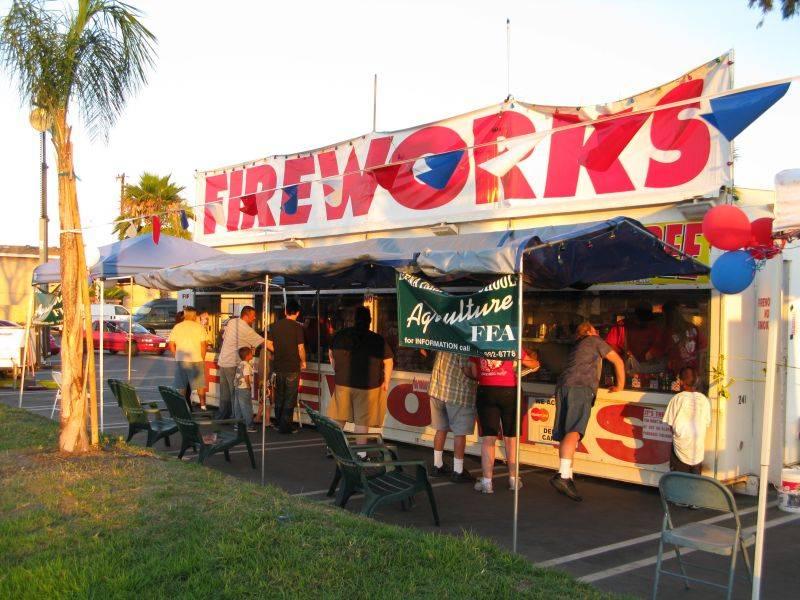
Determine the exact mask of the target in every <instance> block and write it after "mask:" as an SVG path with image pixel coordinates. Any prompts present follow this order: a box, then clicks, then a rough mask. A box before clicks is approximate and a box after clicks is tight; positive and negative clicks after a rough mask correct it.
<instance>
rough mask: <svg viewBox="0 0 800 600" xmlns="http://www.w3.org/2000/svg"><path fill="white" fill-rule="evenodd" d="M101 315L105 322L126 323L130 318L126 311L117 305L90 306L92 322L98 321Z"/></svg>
mask: <svg viewBox="0 0 800 600" xmlns="http://www.w3.org/2000/svg"><path fill="white" fill-rule="evenodd" d="M101 308H102V310H101ZM101 314H102V315H103V321H106V322H115V323H127V322H128V321H129V320H130V318H131V313H130V312H128V309H127V308H125V307H124V306H120V305H119V304H103V306H102V307H101V306H100V305H99V304H92V321H99V320H100V315H101Z"/></svg>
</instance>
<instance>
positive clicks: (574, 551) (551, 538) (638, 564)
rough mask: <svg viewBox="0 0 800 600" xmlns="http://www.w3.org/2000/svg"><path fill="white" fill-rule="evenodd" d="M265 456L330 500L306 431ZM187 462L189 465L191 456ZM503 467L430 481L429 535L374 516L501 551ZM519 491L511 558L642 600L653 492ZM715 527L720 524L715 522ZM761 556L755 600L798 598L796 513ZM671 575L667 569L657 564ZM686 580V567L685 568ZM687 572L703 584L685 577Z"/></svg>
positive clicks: (293, 488) (153, 378)
mask: <svg viewBox="0 0 800 600" xmlns="http://www.w3.org/2000/svg"><path fill="white" fill-rule="evenodd" d="M126 361H127V359H126V357H124V356H106V358H105V366H106V377H116V378H120V379H125V377H126V374H127V368H126ZM133 361H134V363H133V369H134V370H133V374H132V382H133V384H134V385H135V386H136V387H137V389H138V390H139V393H140V396H141V397H142V399H143V400H150V401H156V400H159V396H158V391H157V389H156V388H157V386H158V385H170V384H171V382H172V362H171V360H170V359H169V358H166V357H154V356H147V355H141V356H137V357H135V358H134V359H133ZM37 375H38V377H39V378H42V379H47V378H49V377H50V375H49V372H48V371H42V372H40V373H38V374H37ZM17 394H18V392H14V391H12V390H0V401H2V402H4V403H6V404H9V405H14V406H16V404H17V397H18V396H17ZM54 395H55V392H54V391H53V390H46V391H30V392H26V394H25V399H24V404H23V406H24V407H25V408H27V409H28V410H31V411H33V412H36V413H38V414H42V415H45V416H48V417H49V416H50V411H51V408H52V404H53V398H54ZM103 416H104V424H105V431H106V433H108V434H111V435H115V434H118V435H125V434H126V433H127V423H126V422H125V419H124V416H123V415H122V413H121V412H120V410H119V409H118V407H117V404H116V401H115V399H114V397H113V395H112V394H111V391H110V390H109V389H108V387H107V386H106V388H105V398H104V410H103ZM144 437H145V436H144V434H139V435H137V436H136V437H134V439H133V441H132V443H136V444H141V445H144ZM251 439H252V440H253V444H254V447H255V450H256V459H257V462H258V461H259V460H260V454H261V449H262V445H261V433H260V431H259V433H257V434H252V435H251ZM157 448H158V449H159V450H160V451H163V452H167V453H171V454H173V455H177V450H176V448H175V443H173V445H172V448H166V447H165V446H164V445H163V442H160V443H159V444H158V445H157ZM264 448H265V455H266V461H265V472H266V481H267V482H268V483H271V484H274V485H277V486H280V487H281V488H283V489H285V490H286V491H287V492H288V493H290V494H294V495H297V496H301V497H303V498H305V499H307V500H309V501H315V502H331V501H332V500H331V499H329V498H328V497H327V496H326V494H325V493H326V492H327V489H328V486H329V484H330V481H331V477H332V475H333V470H334V466H333V462H332V461H331V460H330V459H327V458H326V457H325V446H324V443H323V442H322V438H321V437H320V436H319V435H318V434H317V433H316V432H315V431H314V430H313V429H311V428H308V427H306V428H304V429H303V430H302V431H301V432H300V433H298V434H296V435H280V434H278V433H277V432H276V431H275V430H268V431H267V436H266V445H265V446H264ZM231 455H232V456H231V459H232V461H231V462H230V463H226V462H225V460H224V458H223V456H222V455H217V456H213V457H211V458H210V459H209V460H207V461H206V465H207V466H208V467H209V468H214V469H219V470H221V471H224V472H225V473H228V474H230V475H232V476H234V477H239V478H243V479H248V480H251V481H254V482H260V480H261V470H260V464H258V465H257V467H258V468H256V469H252V468H251V467H250V464H249V461H248V460H247V454H246V452H245V451H244V450H243V449H242V450H239V449H236V450H234V451H232V452H231ZM400 455H401V458H402V459H403V460H414V459H420V460H426V461H430V458H431V457H430V451H429V450H428V449H425V448H420V447H416V446H409V445H400ZM190 456H192V458H191V460H195V458H194V457H193V455H191V454H190ZM466 466H467V468H468V469H470V470H471V471H472V472H473V473H478V472H479V467H480V465H479V461H478V460H477V458H475V457H467V460H466ZM504 472H505V467H504V466H499V467H498V469H497V472H496V480H495V490H496V492H495V494H493V495H483V494H479V493H476V492H474V491H473V490H472V488H471V486H470V485H464V484H455V483H452V482H450V481H449V480H432V481H433V484H434V490H435V495H436V501H437V504H438V507H439V513H440V516H441V520H442V524H441V527H435V526H434V524H433V519H432V517H431V512H430V509H429V506H428V502H427V499H426V498H424V496H418V498H417V502H416V505H415V506H414V507H413V508H412V509H411V510H410V511H401V510H400V508H399V507H395V506H393V505H392V506H388V507H384V508H383V509H382V510H380V511H379V512H378V513H377V515H376V518H378V519H380V520H382V521H386V522H390V523H395V524H397V525H403V526H413V527H418V528H420V529H423V530H425V531H437V532H441V533H445V534H447V533H450V534H460V533H461V532H463V531H470V532H473V533H476V534H478V535H481V536H485V537H488V538H491V539H493V540H494V541H496V542H497V543H498V544H500V545H501V546H504V547H507V548H510V547H511V533H512V517H513V506H512V499H513V494H512V492H510V491H508V489H507V486H506V485H505V484H506V479H505V475H504ZM522 473H523V475H522V477H523V481H524V484H525V485H524V488H523V489H522V490H521V491H520V507H519V548H518V549H519V552H520V553H521V554H523V555H524V556H526V557H527V558H528V559H529V560H531V561H532V562H533V563H535V564H539V565H543V566H549V567H553V568H557V569H563V570H565V571H567V572H569V573H570V574H572V575H574V576H575V577H578V578H580V579H582V580H583V581H587V582H590V583H592V584H593V585H595V586H597V587H599V588H601V589H605V590H609V591H614V592H620V593H628V594H631V595H634V596H638V597H647V596H649V595H650V594H651V590H652V585H653V578H654V569H655V567H654V565H655V559H656V554H657V551H658V531H659V530H660V528H661V519H662V509H661V504H660V500H659V498H658V492H657V490H655V489H653V488H647V487H642V486H636V485H631V484H623V483H618V482H614V481H609V480H603V479H597V478H592V477H580V478H579V479H577V480H576V482H577V485H578V486H579V488H580V491H581V493H582V494H583V496H584V501H583V502H582V503H575V502H572V501H570V500H568V499H566V498H563V497H561V496H559V495H557V494H556V492H555V491H554V490H553V489H552V488H551V487H550V486H549V484H548V482H547V479H548V478H549V476H550V475H551V474H552V472H551V471H549V470H546V469H541V468H537V467H523V469H522ZM360 502H361V501H360V499H359V498H358V497H353V498H352V499H351V500H350V502H349V503H348V506H347V510H351V511H357V510H359V509H360ZM737 503H738V506H739V510H740V513H741V514H742V522H743V526H744V527H746V528H747V527H752V526H753V525H754V524H755V498H752V497H747V496H737ZM679 510H680V512H679V515H678V519H679V520H680V521H681V522H683V521H691V520H707V519H713V518H714V513H712V512H710V511H702V510H699V511H691V510H688V509H682V510H681V509H679ZM722 524H725V523H722ZM767 526H768V528H769V529H768V532H767V537H766V558H765V569H764V588H763V594H762V597H764V598H775V599H784V598H793V597H795V598H796V597H798V591H800V569H798V566H797V564H798V548H800V515H794V514H789V513H783V512H780V511H778V510H777V509H776V508H775V506H774V498H772V503H771V508H770V510H769V512H768V514H767ZM687 561H688V562H689V563H691V564H696V565H704V566H713V567H715V568H720V569H724V568H725V567H726V563H725V561H724V559H723V558H721V557H714V556H709V555H705V554H701V553H699V552H695V553H692V554H691V555H690V556H689V558H688V559H687ZM666 566H667V567H669V568H675V566H676V565H675V561H674V560H669V561H668V562H667V563H666ZM739 573H740V574H741V575H742V576H743V577H742V578H741V579H740V580H739V581H738V582H737V588H736V594H735V597H737V598H745V597H749V595H750V584H749V581H747V580H746V578H744V573H745V571H744V567H743V564H742V562H741V561H740V562H739ZM690 574H692V568H691V567H690ZM694 574H698V575H700V576H709V574H707V573H702V572H701V571H698V570H694ZM710 577H711V578H712V579H715V580H717V581H722V579H723V575H721V574H713V573H711V574H710ZM660 590H661V593H660V597H662V598H686V599H690V598H715V597H722V592H720V591H717V590H714V589H711V588H705V587H699V586H697V585H693V587H692V589H691V590H688V591H687V590H684V588H683V584H682V582H681V581H680V580H678V579H674V578H662V585H661V588H660Z"/></svg>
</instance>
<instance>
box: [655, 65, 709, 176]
mask: <svg viewBox="0 0 800 600" xmlns="http://www.w3.org/2000/svg"><path fill="white" fill-rule="evenodd" d="M702 93H703V80H702V79H693V80H691V81H687V82H686V83H682V84H680V85H679V86H677V87H676V88H674V89H672V90H671V91H670V92H668V93H667V94H665V95H664V97H663V98H661V100H659V101H658V105H659V106H660V105H663V104H669V103H670V102H678V101H679V100H688V99H689V98H696V97H697V96H700V95H701V94H702ZM699 106H700V103H699V102H696V103H693V104H687V105H684V106H676V107H675V108H667V109H665V110H660V111H658V112H656V113H654V114H653V124H652V126H651V127H650V141H651V142H652V144H653V147H655V148H656V149H658V150H664V151H670V150H675V151H677V152H679V153H680V156H679V157H678V158H677V159H675V160H673V161H670V162H661V161H658V160H655V159H653V158H651V159H650V164H649V166H648V169H647V178H646V179H645V185H646V186H647V187H651V188H668V187H674V186H677V185H682V184H684V183H687V182H689V181H691V180H692V179H694V178H695V177H697V176H698V175H699V174H700V173H702V172H703V169H704V168H705V166H706V163H707V162H708V157H709V154H710V150H711V135H710V134H709V131H708V126H707V125H706V124H705V123H704V122H703V121H701V120H700V119H681V118H679V115H680V114H681V113H682V112H683V111H685V110H686V109H687V108H698V107H699Z"/></svg>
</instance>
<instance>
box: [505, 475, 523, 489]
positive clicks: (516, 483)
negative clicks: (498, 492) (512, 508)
mask: <svg viewBox="0 0 800 600" xmlns="http://www.w3.org/2000/svg"><path fill="white" fill-rule="evenodd" d="M508 489H510V490H511V491H512V492H513V491H514V490H520V489H522V477H520V478H519V479H514V478H513V477H509V478H508Z"/></svg>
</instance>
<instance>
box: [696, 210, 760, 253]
mask: <svg viewBox="0 0 800 600" xmlns="http://www.w3.org/2000/svg"><path fill="white" fill-rule="evenodd" d="M703 235H704V236H706V239H707V240H708V243H709V244H711V245H712V246H714V247H715V248H720V249H721V250H738V249H739V248H741V247H742V246H746V245H747V244H748V243H749V242H750V237H751V230H750V219H748V218H747V215H746V214H744V211H742V209H740V208H738V207H736V206H731V205H730V204H723V205H721V206H715V207H714V208H712V209H711V210H709V211H708V212H707V213H706V216H705V217H703Z"/></svg>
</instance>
